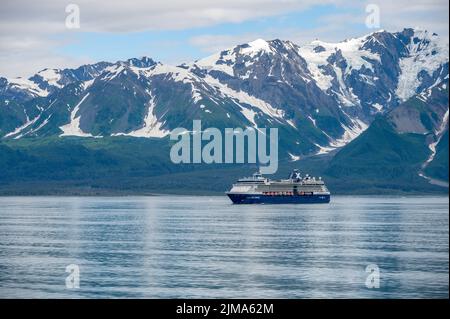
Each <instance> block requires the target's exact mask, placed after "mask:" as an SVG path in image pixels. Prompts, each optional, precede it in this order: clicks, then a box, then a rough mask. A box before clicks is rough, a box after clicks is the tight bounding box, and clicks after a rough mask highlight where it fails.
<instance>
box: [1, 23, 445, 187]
mask: <svg viewBox="0 0 450 319" xmlns="http://www.w3.org/2000/svg"><path fill="white" fill-rule="evenodd" d="M448 56H449V51H448V42H446V41H445V40H444V39H441V38H439V36H438V35H436V34H434V33H431V32H428V31H425V30H417V29H404V30H403V31H401V32H394V33H392V32H387V31H379V32H375V33H372V34H369V35H366V36H363V37H361V38H356V39H349V40H345V41H342V42H340V43H325V42H321V41H319V40H316V41H313V42H312V43H310V44H307V45H302V46H299V45H297V44H294V43H292V42H290V41H281V40H272V41H265V40H256V41H253V42H250V43H247V44H243V45H238V46H236V47H234V48H231V49H229V50H224V51H222V52H218V53H216V54H214V55H212V56H209V57H207V58H204V59H201V60H199V61H196V62H192V63H186V64H182V65H179V66H170V65H165V64H161V63H158V62H155V61H154V60H152V59H151V58H148V57H143V58H139V59H136V58H133V59H129V60H126V61H119V62H116V63H109V62H99V63H96V64H93V65H84V66H81V67H79V68H78V69H64V70H55V69H45V70H42V71H40V72H38V73H37V74H35V75H34V76H32V77H30V78H29V79H6V78H0V137H1V140H2V141H3V142H4V143H5V144H6V145H8V146H7V147H14V145H15V144H14V143H16V145H19V144H20V143H19V141H20V140H24V139H30V138H34V139H31V140H35V139H36V138H37V139H52V140H55V138H56V139H57V140H59V142H58V143H60V142H61V141H65V140H66V139H67V138H66V137H69V136H76V137H83V138H87V137H103V138H107V137H119V136H128V137H146V138H163V137H165V136H167V135H168V134H169V133H170V131H171V130H173V129H174V128H177V127H185V128H187V129H190V128H191V127H192V121H193V120H194V119H200V120H202V125H203V126H204V127H217V128H226V127H278V128H279V135H280V150H281V154H280V157H281V158H286V159H289V160H291V161H296V160H298V159H299V158H304V157H305V156H313V155H321V154H327V153H330V152H331V154H335V150H340V151H339V152H338V153H337V154H338V155H336V156H335V157H333V158H332V160H331V161H332V162H330V163H329V164H327V167H328V174H329V175H330V176H335V177H336V178H339V177H340V176H341V175H340V174H347V173H349V174H360V173H358V172H354V169H353V168H352V167H357V166H358V165H355V166H352V167H350V166H349V167H346V165H347V164H348V163H347V164H345V162H346V161H348V160H349V159H350V158H352V156H355V154H356V153H354V152H357V153H358V156H359V155H362V156H363V157H365V158H367V156H368V153H367V152H370V151H375V150H371V149H370V147H372V145H371V143H375V142H376V143H378V144H377V146H376V147H377V148H378V149H377V150H376V151H375V152H377V153H378V154H385V153H384V150H386V149H390V148H391V147H392V148H393V149H392V150H389V152H391V151H393V152H394V153H395V152H396V151H397V152H403V151H405V153H402V154H403V155H404V157H402V156H403V155H401V156H399V157H396V156H393V157H391V161H392V160H397V161H400V163H399V165H403V166H404V167H406V166H408V165H411V167H409V166H408V168H407V170H408V172H409V171H411V172H413V173H414V175H418V174H422V176H424V177H428V178H430V176H428V175H432V177H434V178H439V180H447V181H448V155H447V156H446V157H445V156H442V154H440V150H445V148H446V149H448V133H447V132H448V74H449V73H448V67H449V58H448ZM372 126H373V127H372ZM380 130H381V131H382V132H383V133H381V131H380ZM363 132H364V133H363ZM375 132H377V134H374V133H375ZM386 132H388V133H389V134H392V136H391V135H389V134H388V133H386ZM384 133H386V134H388V135H389V136H391V138H393V136H395V137H399V140H398V141H397V142H398V143H399V145H392V144H389V143H388V144H386V142H389V141H376V140H377V137H379V136H380V135H383V134H384ZM361 134H363V135H364V136H360V135H361ZM358 136H360V138H358V139H357V140H355V139H356V138H357V137H358ZM405 139H406V140H405ZM394 140H395V138H394ZM412 140H414V141H412ZM108 141H110V139H109V138H108ZM352 141H354V142H352ZM361 141H366V142H365V143H364V144H363V145H361V143H362V142H361ZM379 142H381V144H379ZM382 142H384V144H383V143H382ZM21 143H22V145H23V143H25V142H21ZM349 143H350V144H349ZM355 143H356V144H355ZM358 143H359V144H358ZM392 143H394V142H393V141H392ZM411 143H412V144H411ZM394 144H395V143H394ZM410 144H411V145H410ZM446 145H447V146H446ZM368 147H369V149H368ZM374 147H375V146H374ZM414 150H415V151H414ZM352 152H353V153H352ZM389 152H388V153H389ZM410 152H411V154H410ZM412 153H415V155H414V156H417V158H416V159H413V158H412V157H408V156H409V155H413V154H412ZM345 154H347V156H349V157H348V158H344V157H343V156H344V155H345ZM389 154H390V153H389ZM408 154H409V155H408ZM420 154H422V155H420ZM385 155H386V154H385ZM391 155H392V154H391ZM397 155H398V154H397ZM419 155H420V156H419ZM358 156H356V157H358ZM405 156H406V157H405ZM414 156H413V157H414ZM375 157H376V156H375ZM375 157H374V158H375ZM333 161H334V162H333ZM433 162H435V163H433ZM436 163H437V164H436ZM344 164H345V165H344ZM359 164H361V165H365V164H364V161H362V162H361V163H359ZM372 164H373V163H372ZM372 164H371V165H372ZM445 167H447V173H446V174H442V168H444V169H445ZM359 169H363V168H359ZM405 169H406V168H405ZM375 171H376V170H375ZM394 171H396V170H395V169H394ZM344 172H347V173H344ZM396 172H397V171H396ZM411 172H410V173H411ZM408 174H409V173H408ZM411 174H412V173H411ZM427 174H428V175H427ZM360 175H361V174H360ZM394 175H395V174H394ZM445 175H446V176H445ZM419 178H422V177H420V176H419ZM422 179H423V180H425V178H422Z"/></svg>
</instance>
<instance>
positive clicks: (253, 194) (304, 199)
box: [226, 170, 330, 204]
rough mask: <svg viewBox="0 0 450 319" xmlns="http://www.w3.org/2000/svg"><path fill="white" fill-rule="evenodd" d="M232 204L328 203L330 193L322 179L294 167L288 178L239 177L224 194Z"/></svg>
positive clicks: (257, 175)
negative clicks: (302, 173)
mask: <svg viewBox="0 0 450 319" xmlns="http://www.w3.org/2000/svg"><path fill="white" fill-rule="evenodd" d="M226 194H227V195H228V197H229V198H230V199H231V201H232V202H233V203H234V204H317V203H329V202H330V192H329V191H328V189H327V187H326V185H325V183H324V181H323V180H322V178H320V177H319V178H317V179H316V178H315V177H312V176H309V175H308V174H306V175H305V176H302V175H301V174H300V172H299V170H294V171H293V172H292V173H291V174H290V175H289V178H288V179H282V180H270V179H268V178H266V177H264V176H263V175H262V174H261V173H255V174H253V176H252V177H246V178H241V179H239V180H238V181H237V182H236V183H235V184H233V187H232V188H231V190H230V191H228V192H227V193H226Z"/></svg>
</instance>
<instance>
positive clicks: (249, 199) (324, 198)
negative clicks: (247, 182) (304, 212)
mask: <svg viewBox="0 0 450 319" xmlns="http://www.w3.org/2000/svg"><path fill="white" fill-rule="evenodd" d="M227 195H228V197H229V198H230V199H231V201H232V202H233V203H234V204H326V203H329V202H330V195H263V194H231V193H228V194H227Z"/></svg>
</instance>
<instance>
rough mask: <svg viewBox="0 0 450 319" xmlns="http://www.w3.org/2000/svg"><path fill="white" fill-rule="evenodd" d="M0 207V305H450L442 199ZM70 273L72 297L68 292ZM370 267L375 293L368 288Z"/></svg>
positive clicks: (36, 201) (170, 200)
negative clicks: (391, 301)
mask: <svg viewBox="0 0 450 319" xmlns="http://www.w3.org/2000/svg"><path fill="white" fill-rule="evenodd" d="M0 207H2V208H1V212H0V297H37V298H39V297H43V298H47V297H63V298H77V297H86V298H94V297H96V298H111V297H113V298H114V297H121V298H131V297H133V298H175V297H176V298H182V297H187V298H189V297H198V298H211V297H212V298H214V297H232V298H239V297H243V298H248V297H253V298H258V297H268V298H269V297H271V298H283V297H285V298H311V297H319V298H322V297H337V298H346V297H357V298H358V297H361V298H365V297H374V298H385V297H392V298H404V297H445V298H448V198H447V197H435V198H430V197H421V198H420V197H408V198H399V197H398V198H396V197H388V198H386V197H335V198H334V200H333V202H332V203H331V204H329V205H280V206H272V205H261V206H252V205H249V206H236V205H230V204H229V203H228V200H227V199H226V198H221V197H183V196H180V197H136V198H134V197H133V198H52V197H36V198H12V197H11V198H0ZM72 263H75V264H78V265H79V266H80V272H81V288H80V289H77V290H69V289H66V287H65V277H66V276H67V273H65V267H66V266H67V265H69V264H72ZM370 263H375V264H377V265H378V266H379V267H380V269H381V287H380V289H376V290H370V289H367V288H366V287H365V279H366V276H367V274H366V273H365V267H366V266H367V265H368V264H370Z"/></svg>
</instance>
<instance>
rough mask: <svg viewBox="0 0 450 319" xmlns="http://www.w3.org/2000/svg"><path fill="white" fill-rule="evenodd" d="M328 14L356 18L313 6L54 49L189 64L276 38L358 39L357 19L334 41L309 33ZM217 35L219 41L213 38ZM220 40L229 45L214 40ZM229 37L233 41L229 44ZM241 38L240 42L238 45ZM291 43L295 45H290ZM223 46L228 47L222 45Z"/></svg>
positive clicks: (92, 35) (77, 41)
mask: <svg viewBox="0 0 450 319" xmlns="http://www.w3.org/2000/svg"><path fill="white" fill-rule="evenodd" d="M331 14H334V15H335V14H342V15H344V14H352V15H354V16H358V15H361V10H359V8H340V7H337V6H336V5H317V6H314V7H311V8H308V9H306V10H299V11H294V12H289V13H283V14H279V15H274V16H269V17H262V18H255V19H249V20H247V21H243V22H237V23H219V24H215V25H211V26H205V27H193V28H186V29H183V30H151V31H141V32H128V33H104V32H77V33H75V34H73V35H72V36H73V42H71V43H69V44H67V45H65V46H62V47H60V48H59V52H60V53H61V54H64V55H68V56H74V57H76V56H89V57H90V58H92V59H93V60H94V61H99V60H107V61H116V60H121V59H127V58H130V57H139V56H144V55H146V56H149V57H151V58H154V59H155V60H157V61H162V62H165V63H170V64H178V63H182V62H190V61H193V60H196V59H199V58H202V57H205V56H206V55H208V54H210V53H213V52H216V50H220V49H225V48H228V47H229V46H234V45H236V44H241V42H242V43H245V42H248V41H252V40H255V39H258V38H263V39H266V40H272V39H275V38H281V39H284V40H292V41H294V42H307V41H310V40H313V39H315V38H317V37H319V36H321V37H320V38H321V40H326V41H340V40H344V39H345V38H346V36H361V35H364V34H366V33H369V32H371V31H375V30H369V29H368V28H367V27H366V26H365V24H364V18H363V17H362V18H361V19H360V21H359V22H354V23H346V27H348V30H349V31H350V32H348V34H346V33H343V34H342V37H341V38H340V39H337V38H336V35H335V34H334V33H333V34H329V35H327V34H321V35H319V34H317V36H315V34H314V30H315V29H318V28H320V27H321V26H322V25H323V21H322V19H323V18H324V17H327V16H329V15H331ZM204 35H208V36H210V37H212V38H213V40H212V41H211V42H213V43H211V45H210V46H208V45H202V44H200V43H197V42H196V41H195V40H196V39H199V38H201V37H202V36H204ZM215 36H217V37H218V38H219V39H216V40H214V37H215ZM223 36H226V37H227V38H229V39H230V41H223V40H221V39H220V38H221V37H223ZM233 39H236V40H235V41H234V42H233ZM240 40H241V41H240ZM295 40H297V41H295ZM228 42H229V43H228Z"/></svg>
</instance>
